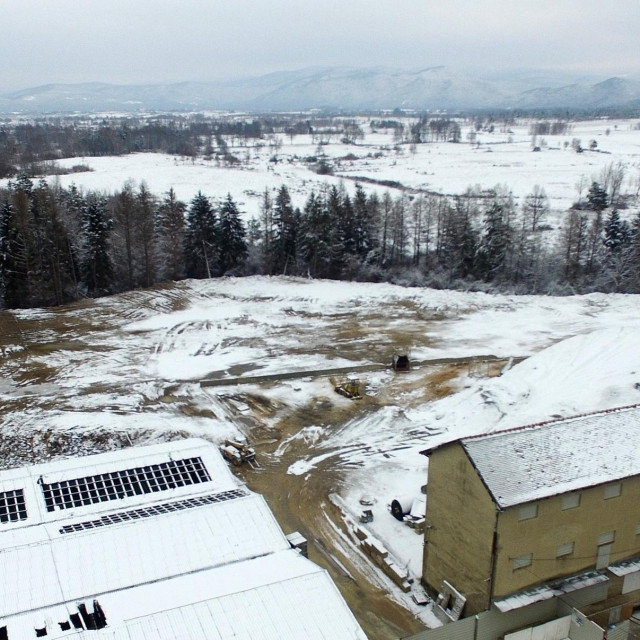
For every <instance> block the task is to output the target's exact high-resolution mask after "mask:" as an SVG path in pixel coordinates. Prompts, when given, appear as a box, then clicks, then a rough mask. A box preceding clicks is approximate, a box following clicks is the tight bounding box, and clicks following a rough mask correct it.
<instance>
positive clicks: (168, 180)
mask: <svg viewBox="0 0 640 640" xmlns="http://www.w3.org/2000/svg"><path fill="white" fill-rule="evenodd" d="M362 124H363V130H364V133H365V138H364V140H363V141H361V142H358V144H343V143H341V142H339V141H338V140H337V138H338V136H333V138H332V139H331V140H329V141H328V144H323V145H322V146H320V147H319V146H318V144H317V143H316V142H317V141H316V142H313V141H312V139H311V136H309V135H298V136H295V137H294V138H293V139H291V138H290V137H289V136H284V135H282V136H278V140H279V143H280V145H281V146H280V147H279V148H276V147H274V146H273V145H272V146H270V145H269V144H267V143H266V142H265V141H261V142H260V144H258V145H254V144H253V143H250V144H249V146H242V147H238V146H235V147H234V146H232V144H233V141H229V144H230V148H229V151H230V152H231V153H233V155H235V156H236V157H237V158H238V159H239V160H240V161H241V164H240V165H237V166H236V167H226V166H221V165H219V164H216V161H214V160H205V159H203V158H196V159H186V158H181V157H175V156H170V155H165V154H159V153H139V154H132V155H129V156H120V157H96V158H94V157H86V158H67V159H64V160H60V161H59V164H60V165H62V166H63V167H72V166H73V165H77V164H86V165H88V166H89V167H91V169H92V170H93V171H91V172H86V173H76V174H70V175H66V176H59V177H51V178H48V180H49V181H50V182H52V181H55V180H59V182H60V184H61V185H63V186H65V187H67V186H69V185H70V184H72V183H75V184H76V185H78V186H79V187H83V188H85V189H93V190H100V191H105V192H113V191H116V190H118V189H121V188H122V186H123V184H124V183H125V182H126V181H128V180H132V181H133V182H134V183H136V184H137V183H140V182H141V181H145V182H146V183H147V185H148V187H149V189H150V190H151V191H152V192H153V193H156V194H158V195H160V194H163V193H165V192H166V191H168V190H169V188H171V187H173V188H174V189H175V191H176V193H177V195H178V197H179V198H180V199H182V200H184V201H187V202H188V201H190V200H191V199H192V198H193V196H194V195H195V194H196V193H197V192H198V191H202V192H203V193H204V194H205V195H207V196H210V197H212V198H214V199H216V198H223V197H225V196H226V194H227V193H230V194H231V195H232V196H233V198H234V200H235V201H236V202H238V203H239V204H240V208H241V210H242V211H243V212H244V213H245V215H246V217H247V218H250V217H252V216H256V217H257V216H259V212H260V199H261V196H262V193H263V192H264V190H265V189H268V190H270V191H272V192H273V191H275V190H276V189H277V188H278V187H280V186H281V185H282V184H286V185H287V187H289V189H290V192H291V195H292V199H293V201H294V204H295V205H296V206H300V207H302V206H303V205H304V203H305V200H306V198H307V197H308V195H309V193H310V192H311V190H313V189H315V190H318V189H321V188H322V187H323V185H325V184H330V185H331V184H338V183H340V182H343V183H344V184H345V186H346V187H347V189H348V190H349V191H352V190H353V187H354V183H355V182H356V181H357V179H358V178H367V179H369V180H374V181H375V180H385V181H389V180H391V181H396V182H399V183H400V184H402V185H404V186H405V187H407V188H409V189H412V190H426V191H430V192H436V193H441V194H449V195H455V194H461V193H463V192H464V191H465V190H466V189H467V188H468V187H470V186H471V187H475V186H479V187H480V188H481V189H490V188H493V187H495V186H496V185H505V186H507V187H508V188H510V189H511V190H512V191H513V193H514V196H515V197H516V200H517V201H521V200H522V198H524V197H525V196H526V195H527V194H528V193H530V192H531V191H532V189H533V187H534V186H535V185H540V186H541V187H544V189H545V190H546V192H547V195H548V196H549V200H550V206H551V209H552V211H556V212H560V211H565V210H566V209H567V208H568V207H570V206H571V204H572V203H573V202H575V201H576V200H577V199H578V193H577V190H576V184H577V183H578V182H579V181H580V180H581V179H583V181H584V187H583V188H584V191H583V193H582V196H583V197H584V195H585V193H586V187H588V185H589V184H590V183H591V181H592V180H598V179H599V176H600V173H601V171H602V169H603V167H605V166H606V165H609V164H611V163H617V162H620V163H622V164H623V165H624V167H625V173H626V179H625V182H624V184H623V187H622V192H623V193H630V192H632V193H637V191H638V189H639V188H640V182H639V181H640V129H638V128H637V124H638V123H637V121H635V120H609V119H601V120H594V121H584V122H575V123H572V124H571V125H570V130H569V131H568V132H567V133H566V134H563V135H545V136H538V137H537V138H536V144H537V145H538V146H540V149H541V150H540V152H533V151H532V136H531V134H530V132H529V129H530V125H531V122H530V121H528V120H519V121H518V122H517V123H516V124H515V125H513V126H509V127H506V128H505V127H502V125H501V123H500V122H496V124H495V130H494V131H493V132H492V133H489V132H485V131H480V132H478V133H477V135H476V138H475V141H474V142H473V143H471V142H470V140H469V137H468V136H469V133H470V132H471V131H472V125H471V123H467V124H463V125H462V127H461V129H462V137H461V140H462V141H461V142H460V143H458V144H454V143H440V142H438V143H436V142H431V143H426V144H419V145H417V146H416V147H415V151H414V152H412V150H411V147H410V145H408V144H401V145H396V143H395V142H394V140H393V135H392V132H391V130H381V131H376V132H375V133H374V132H372V131H371V129H370V127H369V125H368V124H365V123H364V121H363V123H362ZM574 138H576V139H579V140H580V141H581V145H582V147H583V148H584V149H585V151H584V152H583V153H576V152H575V151H574V150H573V149H572V147H571V141H572V140H573V139H574ZM592 141H595V143H596V144H597V147H596V148H595V150H591V149H590V144H591V142H592ZM325 142H327V141H326V140H325ZM319 152H320V153H323V154H325V155H326V156H327V158H328V159H329V160H330V161H331V162H332V163H333V165H334V173H335V175H333V176H320V175H317V174H316V173H314V172H313V171H312V169H311V167H310V165H309V163H308V162H306V161H305V159H306V158H308V157H310V156H316V155H317V154H318V153H319ZM274 155H275V156H277V159H278V162H276V163H274V162H271V161H270V160H271V158H272V157H273V156H274ZM352 156H353V157H352ZM347 158H349V159H347ZM5 182H6V181H5ZM363 186H364V187H365V190H366V191H368V192H371V191H372V190H376V191H378V192H379V193H382V192H384V191H386V190H387V187H383V186H379V185H374V184H372V183H363ZM390 192H391V193H392V195H398V194H399V193H400V191H399V190H397V189H390Z"/></svg>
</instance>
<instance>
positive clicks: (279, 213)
mask: <svg viewBox="0 0 640 640" xmlns="http://www.w3.org/2000/svg"><path fill="white" fill-rule="evenodd" d="M296 223H297V219H296V213H295V211H294V208H293V205H292V204H291V196H290V195H289V190H288V189H287V187H286V186H285V185H282V186H281V187H280V190H279V191H278V195H277V196H276V199H275V202H274V205H273V230H274V236H273V242H272V246H271V262H272V266H273V272H274V273H282V274H286V273H287V272H291V270H292V268H293V266H294V265H295V262H296V246H297V233H298V228H297V224H296Z"/></svg>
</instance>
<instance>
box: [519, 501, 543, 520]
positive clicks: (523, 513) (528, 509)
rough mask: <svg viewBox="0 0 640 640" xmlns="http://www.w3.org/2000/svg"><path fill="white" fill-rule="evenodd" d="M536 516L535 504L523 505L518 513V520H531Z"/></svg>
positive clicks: (536, 508)
mask: <svg viewBox="0 0 640 640" xmlns="http://www.w3.org/2000/svg"><path fill="white" fill-rule="evenodd" d="M537 515H538V505H537V503H535V502H534V503H533V504H525V505H523V506H522V507H520V511H519V512H518V520H531V518H535V517H537Z"/></svg>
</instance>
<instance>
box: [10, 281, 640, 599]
mask: <svg viewBox="0 0 640 640" xmlns="http://www.w3.org/2000/svg"><path fill="white" fill-rule="evenodd" d="M639 310H640V307H639V301H638V298H637V296H632V295H604V294H591V295H586V296H574V297H564V298H553V297H540V296H522V297H517V296H497V295H487V294H484V293H461V292H454V291H435V290H430V289H420V288H402V287H398V286H394V285H388V284H363V283H339V284H338V283H336V282H328V281H313V280H303V279H295V278H268V277H252V278H245V279H233V278H223V279H218V280H210V281H186V282H182V283H176V284H174V285H171V286H166V287H161V288H157V289H152V290H148V291H141V292H134V293H128V294H122V295H120V296H114V297H111V298H104V299H101V300H97V301H95V302H85V303H82V304H78V305H73V306H71V307H69V308H68V309H55V310H31V311H13V312H3V313H2V314H1V315H2V317H1V318H0V319H2V320H3V321H4V327H5V328H8V327H13V326H15V327H17V328H18V329H17V330H16V333H15V334H13V335H12V334H10V333H8V332H7V331H6V330H5V334H4V335H3V341H2V343H1V346H2V354H3V357H2V360H0V401H1V402H2V406H3V410H2V411H1V412H0V434H4V435H5V436H11V437H13V438H14V440H13V441H16V439H19V437H20V435H21V434H22V436H24V437H25V438H29V437H31V436H32V435H33V434H34V433H36V434H37V433H46V434H49V435H48V436H47V437H50V434H52V433H53V434H56V433H67V434H74V433H76V434H86V433H106V434H109V433H114V432H115V433H121V434H125V435H128V436H131V437H132V438H134V439H136V440H137V441H161V440H163V439H166V438H167V437H176V435H187V434H190V435H197V436H202V437H206V438H208V439H210V440H213V441H221V440H222V439H224V438H225V437H228V436H229V435H231V434H233V433H234V432H235V431H236V430H237V429H238V428H241V429H245V426H244V425H245V423H244V422H242V421H239V419H238V415H239V414H243V412H245V411H247V407H246V406H245V405H244V404H243V403H242V400H241V399H239V397H240V395H241V394H253V395H261V396H263V397H266V398H269V399H271V400H272V401H273V402H274V406H278V407H280V411H279V413H277V415H271V416H263V417H262V418H261V419H262V421H263V423H264V424H266V425H267V426H269V425H273V424H275V423H276V421H277V420H278V419H280V418H282V416H283V415H286V414H287V412H288V411H289V412H291V411H294V410H296V409H300V408H304V407H307V406H309V405H311V404H312V403H313V402H314V401H315V400H317V399H318V398H326V399H329V400H330V402H331V404H332V405H334V406H337V407H343V408H348V407H352V406H353V403H352V401H350V400H347V399H346V398H342V397H341V396H338V395H337V394H335V393H334V392H333V389H332V386H331V384H330V382H329V380H328V377H327V376H316V377H314V376H310V375H305V373H304V372H309V371H312V370H318V369H330V368H332V367H354V368H356V367H358V366H361V365H367V364H371V363H379V362H382V363H385V362H388V359H389V357H390V353H391V352H392V350H393V347H394V345H396V344H400V342H401V344H402V346H404V347H407V346H408V347H411V354H412V357H413V358H414V359H415V360H423V359H430V358H441V357H462V356H478V355H487V354H492V355H495V356H499V357H502V358H506V359H508V358H510V357H522V356H529V358H528V359H525V360H524V361H522V362H521V363H520V364H517V365H514V366H512V367H511V368H509V367H508V365H507V367H505V370H504V372H503V375H502V376H500V377H498V378H490V379H489V378H486V377H482V371H480V373H478V372H477V371H474V370H472V368H471V367H469V368H468V369H462V370H460V371H459V373H458V376H457V378H456V379H455V380H454V381H453V382H452V385H453V390H454V391H457V392H456V393H454V394H453V395H449V396H448V397H445V398H443V399H440V400H434V401H428V400H424V399H423V396H421V395H420V393H418V391H419V390H420V387H423V386H424V384H426V383H425V382H424V381H425V380H427V377H426V375H427V372H428V370H430V368H429V367H427V366H423V367H418V368H417V369H415V370H414V371H412V372H411V373H409V374H406V377H404V378H402V381H403V382H402V384H404V383H405V381H406V387H405V388H404V390H401V391H399V392H398V393H396V394H395V395H393V394H392V395H391V396H387V399H386V400H385V401H384V402H381V404H380V406H379V407H377V408H376V409H375V410H370V411H362V412H360V411H358V410H357V409H354V411H353V412H352V413H351V414H350V417H349V418H348V419H347V420H346V421H345V422H343V423H339V424H334V423H327V422H326V421H323V420H319V421H318V422H317V423H316V424H313V425H309V426H307V427H306V428H305V429H304V430H302V431H300V432H299V433H295V434H292V435H291V436H287V437H285V438H282V439H281V441H280V443H279V445H278V447H277V448H276V450H275V452H274V453H273V454H271V455H272V456H273V457H274V458H275V459H277V458H282V460H285V459H287V460H289V462H287V464H288V473H289V474H291V475H292V476H303V477H307V478H308V477H310V476H312V475H313V474H314V473H316V471H322V470H323V469H326V468H327V466H329V467H331V468H334V469H340V470H341V473H342V474H343V476H344V481H343V482H342V484H341V487H342V488H341V489H340V495H341V498H342V500H343V501H344V504H345V505H346V508H347V510H348V511H350V512H351V513H352V514H354V515H357V514H358V513H359V512H360V511H361V510H362V507H361V506H360V503H359V500H360V498H361V497H362V496H363V495H366V496H374V497H375V500H376V502H375V504H374V505H373V507H371V508H372V510H373V512H374V521H373V523H371V524H370V525H368V526H369V527H370V530H371V531H372V532H373V534H374V535H376V536H378V537H379V538H380V539H381V540H383V541H384V543H385V544H386V545H387V546H388V548H389V549H390V550H391V551H392V553H393V554H394V555H395V556H396V557H397V558H398V559H399V561H400V562H401V563H402V565H403V566H404V565H406V566H408V568H409V570H410V571H411V573H412V574H413V575H415V576H416V577H419V575H420V572H421V552H422V539H421V537H420V536H419V535H416V534H415V533H414V532H413V531H412V530H411V529H409V528H407V527H404V526H403V525H400V524H399V523H398V522H397V521H396V520H394V519H393V518H392V517H391V516H390V514H389V513H388V507H387V505H388V503H389V502H390V501H391V500H392V499H393V498H396V497H404V496H406V495H418V494H419V493H420V486H421V485H423V484H424V483H425V480H426V471H427V460H426V458H425V457H424V456H422V455H421V454H420V451H422V450H424V449H426V448H428V447H432V446H435V445H437V444H438V443H441V442H443V441H445V440H450V439H453V438H457V437H461V436H466V435H469V434H474V433H480V432H486V431H492V430H496V429H502V428H507V427H512V426H517V425H522V424H529V423H533V422H538V421H542V420H545V419H549V418H552V417H556V416H569V415H575V414H579V413H584V412H588V411H594V410H598V409H604V408H611V407H615V406H623V405H630V404H635V403H640V364H639V363H638V358H637V354H638V346H639V345H640V314H639ZM507 369H508V370H507ZM292 371H298V372H300V378H297V379H292V380H278V379H277V376H278V374H280V373H283V372H292ZM252 375H274V376H276V379H274V380H270V381H265V382H263V383H261V382H253V383H251V384H242V385H238V384H236V382H235V381H234V380H235V379H236V378H237V377H243V376H252ZM478 375H480V376H481V377H477V376H478ZM361 377H362V379H363V380H364V381H365V382H366V384H367V390H366V393H367V394H368V395H370V396H372V397H374V398H375V397H382V396H383V394H384V393H387V394H388V389H389V388H391V387H393V385H394V375H393V374H392V373H391V372H390V371H388V370H379V371H372V372H367V373H362V374H361ZM203 378H206V379H211V380H217V381H219V383H220V384H221V385H222V386H219V387H215V388H206V389H205V388H200V386H199V384H198V381H200V380H201V379H203ZM226 380H228V384H225V381H226ZM398 380H399V379H398ZM412 383H413V388H412V386H411V385H412ZM399 384H400V383H399ZM401 389H402V387H401ZM228 397H232V398H234V400H233V402H234V403H235V405H233V406H234V407H235V410H232V409H231V408H230V407H231V406H232V405H230V404H229V402H227V400H226V399H227V398H228ZM300 441H304V444H305V451H306V453H305V454H304V455H302V456H300V457H298V458H297V459H294V460H291V457H290V454H291V452H292V451H295V450H296V449H295V445H296V443H299V442H300ZM292 447H294V448H292ZM4 455H5V456H9V452H7V451H5V453H4ZM257 473H259V471H257ZM396 597H397V598H398V599H400V600H401V599H402V595H401V594H399V593H398V594H396ZM404 603H405V605H406V606H407V607H410V606H411V605H410V603H409V602H408V601H404Z"/></svg>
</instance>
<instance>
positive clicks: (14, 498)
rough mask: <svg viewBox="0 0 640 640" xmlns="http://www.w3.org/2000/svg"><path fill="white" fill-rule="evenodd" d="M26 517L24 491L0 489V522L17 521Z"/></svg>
mask: <svg viewBox="0 0 640 640" xmlns="http://www.w3.org/2000/svg"><path fill="white" fill-rule="evenodd" d="M26 519H27V506H26V504H25V502H24V491H23V490H22V489H15V490H14V491H0V523H5V522H19V521H20V520H26Z"/></svg>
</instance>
